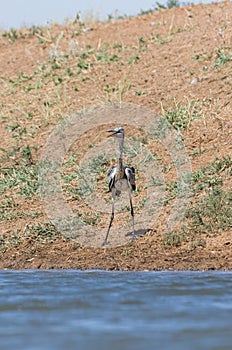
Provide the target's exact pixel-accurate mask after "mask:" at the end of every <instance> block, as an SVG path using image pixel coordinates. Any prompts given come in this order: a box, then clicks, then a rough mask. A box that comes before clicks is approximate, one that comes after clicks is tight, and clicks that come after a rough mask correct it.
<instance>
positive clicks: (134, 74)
mask: <svg viewBox="0 0 232 350" xmlns="http://www.w3.org/2000/svg"><path fill="white" fill-rule="evenodd" d="M178 6H179V2H178V1H172V0H171V1H169V2H168V3H167V4H166V5H165V6H164V7H163V6H161V5H160V4H159V3H157V4H156V5H155V6H154V7H153V8H152V9H150V10H147V11H141V15H144V17H143V18H141V17H138V18H128V17H127V18H126V20H125V21H123V19H122V21H120V22H118V23H117V24H115V23H114V22H113V21H112V23H111V22H106V23H97V22H96V21H95V22H94V21H91V23H90V24H88V23H84V22H82V21H81V20H80V17H78V16H77V18H76V20H74V21H69V22H68V23H66V24H65V25H63V26H60V25H57V24H54V25H51V26H47V27H37V26H33V27H31V28H25V29H20V30H15V29H11V30H9V31H1V32H0V44H1V45H2V47H4V50H2V51H1V52H2V53H1V67H0V82H1V89H0V124H1V128H0V134H1V147H0V161H1V168H0V193H1V201H0V216H1V219H0V224H1V232H0V264H1V267H9V268H14V267H18V266H19V265H20V266H19V267H22V268H24V267H38V266H40V265H41V263H40V262H37V263H35V264H34V263H33V261H35V260H36V259H38V260H40V259H41V260H43V261H46V258H47V256H49V259H51V261H52V260H53V261H54V264H53V263H50V262H49V263H47V264H46V263H45V265H43V267H47V266H49V267H50V266H58V267H60V266H68V267H77V268H86V267H90V268H97V267H99V266H100V267H102V266H103V267H106V268H122V269H124V268H126V269H127V268H128V269H130V268H138V267H139V268H143V267H144V268H148V269H150V268H152V269H155V268H175V267H176V266H177V268H178V267H183V266H184V267H185V268H186V267H187V268H188V265H187V263H186V264H185V265H184V263H183V265H181V263H180V260H181V259H179V256H177V257H176V260H175V263H174V264H173V261H174V260H173V259H175V255H174V253H173V252H175V251H177V252H178V254H179V255H181V254H182V252H184V251H185V252H187V253H186V254H188V257H189V254H190V252H191V251H192V250H194V254H195V253H196V254H197V252H198V251H203V252H204V251H205V257H207V254H210V252H211V250H213V249H212V244H213V243H212V239H215V242H216V243H214V244H215V246H216V245H220V249H221V250H220V251H219V250H218V260H219V258H220V256H219V255H220V254H221V253H220V252H223V250H224V249H227V247H228V249H227V253H226V254H230V250H231V249H230V250H229V248H230V247H231V238H230V236H229V234H228V233H231V217H232V213H231V207H232V205H231V204H232V203H231V200H232V199H231V197H232V193H231V175H232V164H231V155H230V154H231V143H230V138H231V135H230V129H231V128H230V121H231V108H230V103H231V80H230V76H231V62H232V54H231V53H232V48H231V23H230V22H229V21H228V20H227V19H228V18H229V16H230V14H231V13H232V9H231V4H229V3H221V4H220V5H218V4H214V5H201V6H196V7H195V8H194V11H193V9H192V7H186V8H185V9H184V10H174V9H172V10H170V11H169V10H167V8H174V7H178ZM158 10H162V11H158ZM163 10H164V11H163ZM209 13H210V21H211V22H212V23H211V24H212V27H213V28H214V29H215V30H213V31H208V27H207V26H208V20H209ZM225 13H227V18H225V16H224V14H225ZM146 15H147V17H146ZM123 18H124V19H125V17H123ZM111 19H113V18H111V16H109V20H111ZM114 19H115V18H114ZM117 19H118V18H117ZM200 33H204V38H203V39H202V36H200ZM193 38H194V40H193ZM190 42H191V47H190V46H189V43H190ZM212 43H214V46H212ZM195 77H196V78H197V79H196V84H191V81H192V79H193V78H195ZM124 102H125V103H130V104H131V105H130V106H133V104H134V105H140V104H141V105H142V106H147V108H150V109H151V110H152V111H153V110H154V116H152V117H151V118H153V117H154V118H156V116H157V115H162V117H163V118H160V119H159V121H158V122H157V123H156V121H157V120H155V119H154V130H150V129H149V131H150V132H151V134H152V135H150V134H149V132H146V131H145V130H146V128H145V126H146V123H147V119H146V118H148V116H144V118H145V119H144V130H143V128H140V126H139V127H138V125H137V124H136V122H135V121H134V120H133V117H132V118H131V121H130V123H129V124H130V125H125V127H126V129H127V130H126V132H127V137H128V140H129V141H130V142H128V144H125V163H127V164H128V165H135V167H136V180H137V190H136V192H135V193H134V196H133V200H134V204H135V210H136V213H135V214H136V215H137V216H136V215H135V219H136V220H138V217H139V215H140V214H141V217H142V215H143V211H145V210H147V212H148V213H149V215H151V216H152V215H153V216H154V217H155V214H156V212H155V213H154V212H152V211H149V209H150V208H148V206H149V205H150V204H149V200H148V197H149V194H150V195H151V197H152V198H154V202H156V201H157V203H158V200H159V198H158V197H159V189H160V188H161V187H162V188H163V198H162V201H161V202H162V205H163V206H162V210H161V212H160V213H159V215H160V216H159V217H158V218H157V222H155V223H154V224H152V225H151V223H150V221H151V222H153V221H152V220H149V215H146V220H147V221H149V222H146V223H145V224H144V223H143V224H144V225H145V226H147V227H146V230H147V229H149V233H147V232H148V231H146V230H145V232H146V233H145V234H144V235H143V234H141V236H140V237H139V239H138V240H137V241H136V242H133V243H131V244H129V245H128V249H127V247H123V248H122V249H120V248H119V247H118V248H115V249H114V250H111V249H109V250H107V249H106V251H104V253H102V252H101V251H100V250H96V251H95V250H94V249H92V250H88V249H87V248H86V249H85V248H83V247H81V245H80V244H79V242H78V241H77V242H76V241H73V240H70V242H69V240H68V239H66V238H64V237H63V236H62V235H61V234H60V233H59V232H57V230H56V227H55V226H53V225H52V224H51V223H50V222H48V218H47V217H46V214H45V212H44V208H42V207H41V202H40V197H39V193H38V160H39V158H40V156H41V152H42V149H43V146H44V145H45V144H46V140H47V139H48V137H49V135H50V133H51V131H52V130H53V128H54V126H56V125H57V124H59V123H60V122H61V121H63V120H64V121H65V120H66V119H67V117H68V116H69V115H70V114H75V113H77V111H80V110H82V109H83V110H86V109H87V110H88V108H89V107H94V106H96V105H103V104H105V103H107V104H109V105H112V106H114V105H115V104H116V105H118V104H119V105H120V106H121V105H123V103H124ZM131 108H132V107H131ZM132 109H133V108H132ZM120 111H121V109H120V110H119V112H120ZM119 114H120V113H119ZM107 118H108V119H107V120H104V122H103V124H102V129H101V128H100V127H96V128H95V126H94V125H91V128H90V129H89V131H88V132H86V133H84V134H83V135H81V137H78V139H77V140H76V142H75V144H73V145H72V146H71V148H70V149H69V150H67V154H66V157H65V159H64V162H63V165H62V168H61V174H57V175H61V188H62V190H63V193H62V195H63V196H64V199H65V200H66V203H67V206H68V207H69V208H71V209H72V211H73V213H74V214H78V217H79V218H80V221H81V223H84V224H86V225H89V226H93V227H95V228H97V229H98V230H99V232H101V231H102V230H105V225H106V217H107V222H108V216H109V213H108V212H107V211H105V210H104V212H103V213H99V211H98V210H97V209H98V208H96V211H94V210H92V209H91V208H90V206H89V205H88V200H91V198H92V197H91V196H92V195H93V194H95V193H96V194H97V195H98V196H99V198H100V199H101V200H102V201H103V203H105V205H106V207H107V208H108V204H109V203H110V201H111V198H110V195H109V193H108V192H107V191H108V184H107V179H106V172H107V170H108V168H109V167H110V166H111V165H112V164H114V163H115V161H116V158H114V157H116V155H117V154H116V152H117V151H116V149H115V153H112V154H113V155H111V154H109V153H107V152H101V151H99V153H98V154H97V156H96V154H95V155H94V156H93V157H92V158H90V159H89V161H87V160H85V162H82V159H83V156H84V155H85V154H87V153H88V152H89V151H92V149H93V150H94V149H95V147H98V146H99V145H100V144H101V142H102V140H105V139H104V137H105V136H104V135H103V134H102V131H103V130H105V129H106V128H108V124H110V125H111V124H116V120H117V118H116V119H115V117H114V120H112V118H111V115H109V116H108V117H107ZM81 122H82V121H81ZM84 122H85V123H86V125H87V124H88V120H85V121H84ZM152 125H153V124H152ZM147 131H148V130H147ZM171 131H172V132H173V131H174V133H173V134H172V133H171ZM174 134H175V135H176V138H177V139H178V140H181V142H183V143H184V145H185V147H186V152H187V154H188V156H189V159H190V161H191V163H192V177H191V186H192V194H191V197H189V200H190V205H189V207H188V208H187V210H186V212H185V216H184V218H183V219H182V220H181V222H180V223H179V225H178V226H177V227H175V230H173V231H170V232H165V229H166V226H165V223H166V222H167V218H168V215H169V214H170V212H171V210H172V206H173V203H174V202H175V200H176V199H177V198H179V197H180V196H181V193H180V186H179V184H178V181H177V180H178V179H177V174H176V169H175V162H173V159H172V154H169V153H171V152H169V150H167V149H165V146H164V140H165V141H167V142H168V140H169V139H168V137H169V136H173V135H174ZM178 140H177V141H178ZM173 152H174V150H173ZM149 166H152V167H153V168H152V169H154V173H152V172H151V174H150V178H149V179H148V180H147V179H146V178H145V175H144V174H143V170H144V169H146V168H147V167H149ZM157 169H158V170H160V172H162V177H160V176H159V174H158V173H157V172H156V170H157ZM146 182H147V183H146ZM157 203H156V204H157ZM154 205H155V204H154ZM159 208H160V207H159V205H158V204H157V213H158V209H159ZM127 215H129V216H130V213H129V207H128V203H126V202H125V203H123V204H122V206H121V207H120V208H119V209H118V210H117V218H116V219H115V225H118V226H120V222H121V221H120V220H121V218H123V219H125V220H127ZM157 215H158V214H157ZM153 216H152V219H153ZM117 220H118V221H117ZM141 220H142V219H141ZM140 224H141V223H140V221H139V220H138V222H136V225H137V229H138V230H140ZM150 226H152V227H150ZM141 227H142V224H141ZM141 231H142V229H141ZM226 237H227V238H226ZM228 237H229V238H228ZM222 242H223V243H222ZM41 247H42V248H41ZM51 247H52V249H51ZM214 250H215V251H217V250H216V248H215V247H214ZM90 251H91V254H92V255H91V254H90ZM164 251H165V256H168V259H167V261H166V260H165V259H164V260H162V258H161V257H162V256H163V252H164ZM57 252H59V253H60V256H59V259H61V260H62V259H63V260H62V261H59V262H58V258H57V254H58V253H57ZM72 254H73V255H72ZM78 254H79V255H78ZM85 254H86V255H85ZM88 254H89V255H88ZM102 254H103V255H102ZM50 255H51V256H50ZM224 255H225V254H224ZM90 256H91V258H90ZM196 256H197V255H196ZM83 257H84V258H83ZM159 258H160V260H159ZM194 258H195V256H194ZM33 259H35V260H33ZM91 259H92V260H91ZM152 259H153V260H152ZM90 260H91V261H92V264H90V263H89V262H90ZM116 260H117V262H116V263H115V261H116ZM125 260H126V261H127V262H128V264H127V265H126V264H124V265H123V262H124V261H125ZM203 260H204V259H201V261H203ZM218 260H217V261H218ZM79 261H80V265H79ZM99 261H101V263H98V262H99ZM168 261H170V263H169V262H168ZM215 261H216V260H215ZM221 261H222V262H223V263H222V264H221V265H220V266H226V268H232V267H231V264H230V260H229V259H228V262H224V259H223V260H221ZM17 264H19V265H17ZM33 264H34V265H33ZM120 264H121V265H120ZM178 264H179V265H178ZM201 264H203V263H201ZM223 264H224V265H223ZM226 264H227V265H226ZM115 266H116V267H115ZM197 266H199V265H197ZM201 266H203V268H205V266H204V265H201ZM217 266H219V265H217ZM206 268H207V267H206Z"/></svg>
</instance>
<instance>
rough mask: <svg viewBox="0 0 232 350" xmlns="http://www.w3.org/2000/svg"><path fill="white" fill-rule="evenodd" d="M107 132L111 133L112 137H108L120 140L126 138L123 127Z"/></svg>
mask: <svg viewBox="0 0 232 350" xmlns="http://www.w3.org/2000/svg"><path fill="white" fill-rule="evenodd" d="M107 132H110V135H108V137H111V136H114V137H117V138H119V139H123V138H124V129H123V127H122V126H119V127H117V128H115V129H111V130H107Z"/></svg>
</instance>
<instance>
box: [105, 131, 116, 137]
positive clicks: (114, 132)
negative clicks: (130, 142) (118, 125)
mask: <svg viewBox="0 0 232 350" xmlns="http://www.w3.org/2000/svg"><path fill="white" fill-rule="evenodd" d="M106 132H110V133H111V134H110V135H108V136H107V137H111V136H114V135H116V134H117V131H115V130H106Z"/></svg>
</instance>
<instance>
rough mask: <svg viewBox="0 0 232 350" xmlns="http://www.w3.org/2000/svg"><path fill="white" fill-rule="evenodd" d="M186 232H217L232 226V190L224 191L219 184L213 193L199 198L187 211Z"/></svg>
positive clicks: (194, 234) (192, 234) (191, 233)
mask: <svg viewBox="0 0 232 350" xmlns="http://www.w3.org/2000/svg"><path fill="white" fill-rule="evenodd" d="M185 218H186V221H187V224H186V225H185V226H184V228H183V229H184V231H185V233H188V234H189V235H190V236H196V235H197V234H200V233H205V234H207V235H209V234H212V233H214V234H217V233H219V232H220V231H222V230H225V229H229V228H231V227H232V190H230V191H228V192H227V191H224V190H223V189H222V187H221V186H217V187H216V188H215V189H214V190H213V191H211V193H209V194H208V195H206V196H204V197H203V198H201V199H199V200H198V201H197V202H196V203H195V204H192V206H191V207H190V208H189V209H188V210H187V211H186V214H185Z"/></svg>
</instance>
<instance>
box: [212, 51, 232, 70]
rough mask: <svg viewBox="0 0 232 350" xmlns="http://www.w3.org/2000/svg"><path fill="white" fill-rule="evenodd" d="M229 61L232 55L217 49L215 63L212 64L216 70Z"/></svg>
mask: <svg viewBox="0 0 232 350" xmlns="http://www.w3.org/2000/svg"><path fill="white" fill-rule="evenodd" d="M231 60H232V53H229V54H226V53H225V50H223V49H222V50H220V49H218V50H217V51H216V61H215V63H214V67H215V68H217V67H219V66H222V65H224V64H226V63H227V62H228V61H231Z"/></svg>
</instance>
